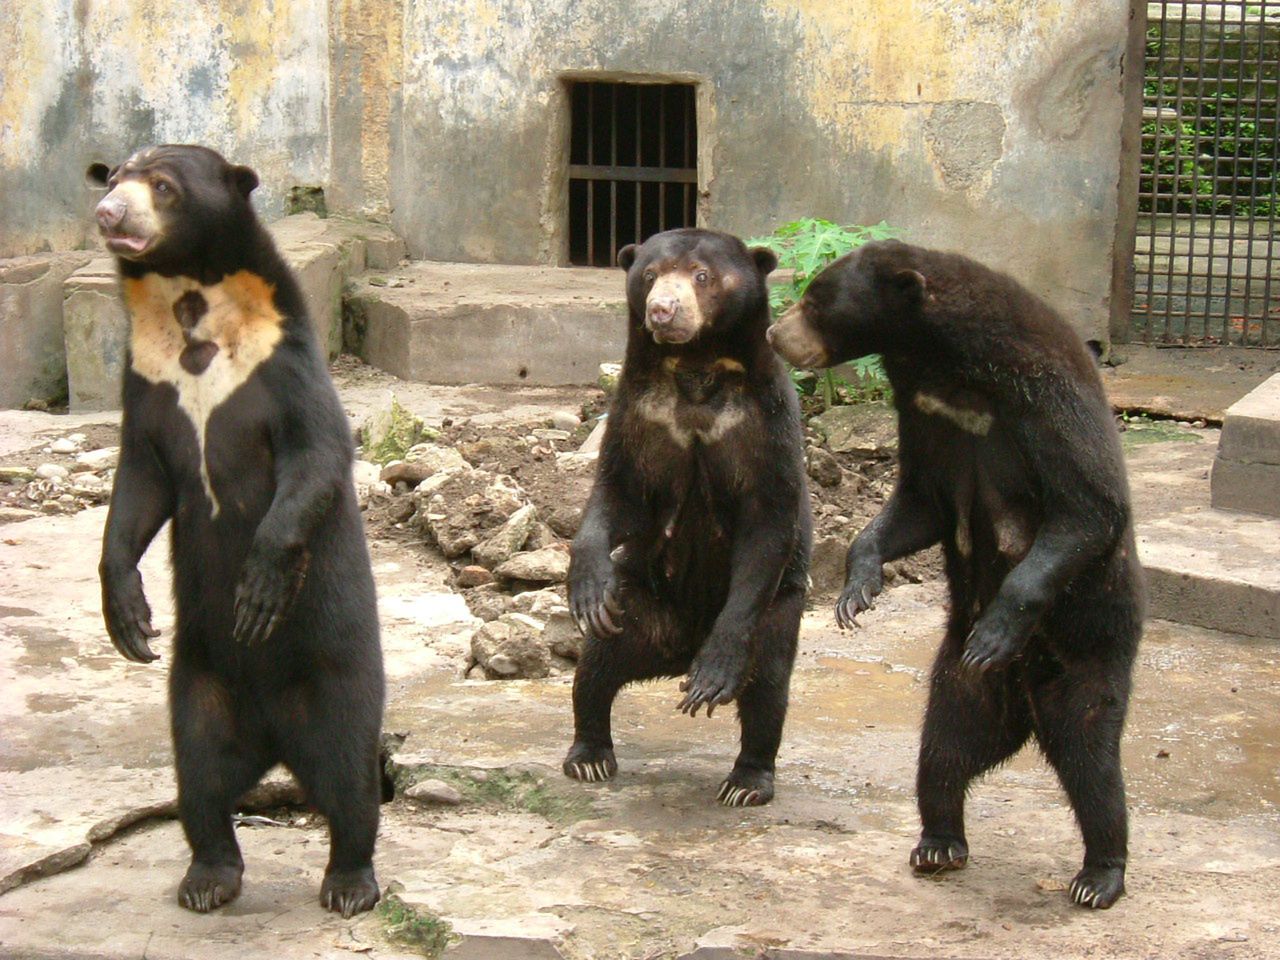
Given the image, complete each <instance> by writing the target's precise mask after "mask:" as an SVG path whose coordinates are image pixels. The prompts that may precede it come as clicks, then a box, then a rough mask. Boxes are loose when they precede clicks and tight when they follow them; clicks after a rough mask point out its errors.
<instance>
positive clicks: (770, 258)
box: [747, 247, 778, 277]
mask: <svg viewBox="0 0 1280 960" xmlns="http://www.w3.org/2000/svg"><path fill="white" fill-rule="evenodd" d="M747 252H748V253H750V254H751V259H752V260H754V261H755V262H756V269H757V270H759V271H760V276H762V277H767V276H768V275H769V274H771V273H773V271H774V270H776V269H778V255H777V254H776V253H774V252H773V251H772V250H770V249H769V248H768V247H752V248H751V249H750V250H749V251H747Z"/></svg>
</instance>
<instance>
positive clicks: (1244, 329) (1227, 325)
mask: <svg viewBox="0 0 1280 960" xmlns="http://www.w3.org/2000/svg"><path fill="white" fill-rule="evenodd" d="M1247 13H1248V11H1247V10H1246V16H1244V17H1241V23H1240V39H1239V44H1240V49H1239V51H1238V56H1237V58H1236V76H1235V77H1234V80H1235V84H1236V93H1237V94H1239V93H1240V92H1241V91H1242V90H1243V89H1244V85H1245V75H1246V70H1245V54H1246V53H1247V52H1248V49H1249V24H1248V23H1247V22H1246V21H1247V19H1248V17H1247ZM1262 40H1263V38H1262V33H1261V31H1260V32H1259V34H1258V52H1259V55H1261V52H1262ZM1217 92H1218V93H1219V94H1221V93H1222V90H1221V88H1219V89H1218V91H1217ZM1233 115H1234V117H1235V126H1236V129H1237V130H1239V128H1240V112H1239V110H1238V109H1237V110H1235V111H1233ZM1253 115H1254V120H1255V122H1254V130H1255V131H1256V130H1257V122H1256V121H1257V116H1258V111H1257V110H1256V109H1255V110H1254V113H1253ZM1217 132H1218V133H1219V134H1220V133H1221V132H1222V104H1221V101H1219V104H1218V126H1217ZM1240 146H1241V145H1240V144H1239V143H1237V144H1236V145H1235V149H1234V150H1232V151H1231V152H1232V162H1231V193H1232V197H1231V200H1230V202H1229V204H1228V206H1227V211H1228V213H1227V216H1228V217H1229V218H1230V222H1231V233H1230V235H1229V239H1228V241H1227V243H1228V245H1229V246H1228V249H1229V250H1230V255H1229V256H1228V257H1227V290H1226V297H1225V298H1224V300H1223V305H1224V309H1223V311H1222V312H1223V313H1224V314H1225V315H1226V316H1225V318H1224V319H1223V321H1222V329H1223V332H1224V333H1230V332H1231V307H1232V297H1233V289H1232V283H1231V280H1232V278H1233V276H1234V274H1235V262H1236V221H1237V220H1239V219H1240V216H1239V211H1238V210H1237V209H1236V202H1237V201H1238V200H1239V192H1240V153H1241V150H1240ZM1255 172H1256V171H1255ZM1249 183H1250V187H1249V193H1250V196H1252V195H1253V193H1254V191H1255V190H1256V189H1257V182H1256V180H1255V179H1254V178H1253V177H1250V178H1249ZM1216 202H1217V201H1215V203H1216ZM1245 225H1246V228H1247V230H1248V234H1247V236H1248V238H1249V239H1248V242H1247V244H1246V248H1245V249H1246V253H1245V258H1244V304H1243V305H1242V306H1241V307H1240V345H1241V346H1246V345H1247V344H1248V342H1249V320H1250V310H1249V307H1250V300H1251V296H1250V294H1251V293H1252V289H1251V288H1252V286H1253V204H1252V203H1250V204H1249V213H1248V218H1247V219H1246V220H1245ZM1223 342H1227V338H1226V337H1225V336H1224V338H1223Z"/></svg>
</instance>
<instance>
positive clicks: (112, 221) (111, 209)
mask: <svg viewBox="0 0 1280 960" xmlns="http://www.w3.org/2000/svg"><path fill="white" fill-rule="evenodd" d="M124 214H125V204H124V201H123V200H121V199H120V198H119V197H104V198H103V199H102V202H101V203H99V204H98V208H97V210H96V211H95V215H96V216H97V218H98V225H99V226H100V227H102V229H103V230H110V229H112V228H113V227H117V226H119V225H120V221H121V220H123V219H124Z"/></svg>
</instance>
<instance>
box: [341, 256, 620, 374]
mask: <svg viewBox="0 0 1280 960" xmlns="http://www.w3.org/2000/svg"><path fill="white" fill-rule="evenodd" d="M348 309H349V310H350V312H351V314H352V317H353V320H354V323H355V326H356V327H357V328H358V329H357V333H358V338H359V341H360V347H359V353H360V355H361V356H362V357H363V358H364V359H365V360H366V361H367V362H369V363H371V364H373V365H374V366H377V367H380V368H381V369H383V370H386V371H388V372H389V373H393V374H395V375H396V376H398V377H401V378H402V379H405V380H416V381H421V382H426V383H441V384H462V383H490V384H537V385H543V386H547V385H558V384H586V383H592V382H594V381H595V379H596V375H597V372H598V368H599V366H600V364H601V363H602V362H604V361H606V360H618V359H620V358H621V357H622V354H623V351H624V349H625V347H626V294H625V290H624V285H623V274H622V271H620V270H591V269H583V268H557V267H513V266H496V265H487V264H459V263H428V262H420V263H414V264H411V265H408V266H405V267H402V268H401V269H399V270H398V271H396V272H395V275H394V276H391V277H387V276H366V277H363V278H361V279H360V281H359V282H357V283H356V285H355V287H354V289H353V291H352V294H351V296H350V298H349V300H348Z"/></svg>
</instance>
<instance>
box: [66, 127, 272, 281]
mask: <svg viewBox="0 0 1280 960" xmlns="http://www.w3.org/2000/svg"><path fill="white" fill-rule="evenodd" d="M85 176H86V178H87V179H88V181H89V183H90V184H91V185H93V186H99V187H106V188H107V190H108V193H107V195H106V196H105V197H103V198H102V200H100V201H99V202H98V206H97V208H96V210H95V211H94V214H95V217H96V219H97V221H98V229H99V230H100V231H101V233H102V236H103V239H104V240H105V241H106V246H107V249H108V250H109V251H110V252H111V253H113V254H114V255H115V256H116V257H118V258H120V259H121V260H123V261H126V262H130V263H135V264H138V265H140V266H142V267H145V268H148V269H155V270H164V269H165V268H166V267H175V266H176V267H181V266H183V265H187V264H191V263H193V262H205V261H207V260H208V259H209V258H211V257H215V258H216V255H217V254H218V253H219V247H220V246H221V245H224V244H226V243H228V242H231V243H235V242H236V241H243V239H244V235H245V230H246V228H247V227H249V226H250V225H251V224H252V223H253V221H254V214H253V208H252V207H251V206H250V204H249V194H250V193H252V192H253V189H254V188H255V187H256V186H257V185H258V175H257V174H256V173H254V172H253V170H251V169H249V168H248V167H241V166H235V165H233V164H230V163H228V162H227V161H226V160H225V159H224V158H223V157H222V155H221V154H219V153H217V152H216V151H214V150H210V149H209V148H208V147H200V146H194V145H179V144H165V145H163V146H158V147H148V148H146V149H143V150H139V151H138V152H137V153H135V154H134V155H133V156H131V157H130V158H129V159H128V160H126V161H125V162H124V163H121V164H119V165H118V166H116V167H114V168H108V167H107V165H106V164H105V163H94V164H91V165H90V166H89V169H88V170H87V171H86V172H85Z"/></svg>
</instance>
